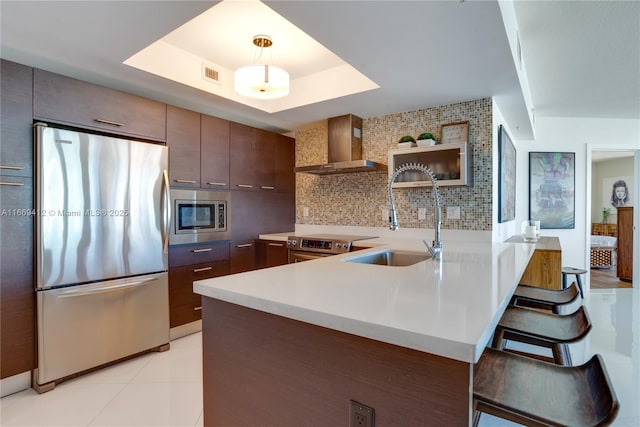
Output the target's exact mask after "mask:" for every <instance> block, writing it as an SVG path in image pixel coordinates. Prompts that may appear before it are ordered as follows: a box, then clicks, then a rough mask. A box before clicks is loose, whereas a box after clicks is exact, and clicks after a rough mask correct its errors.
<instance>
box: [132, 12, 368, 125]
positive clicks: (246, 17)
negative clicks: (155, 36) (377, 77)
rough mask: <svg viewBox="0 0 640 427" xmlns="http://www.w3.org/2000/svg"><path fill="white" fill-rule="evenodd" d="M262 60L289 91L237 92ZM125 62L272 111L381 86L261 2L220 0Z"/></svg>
mask: <svg viewBox="0 0 640 427" xmlns="http://www.w3.org/2000/svg"><path fill="white" fill-rule="evenodd" d="M256 34H268V35H269V37H270V38H271V39H272V40H273V45H272V46H271V47H270V48H269V49H268V52H267V53H266V54H265V53H263V54H262V57H261V56H260V52H259V51H257V50H256V47H255V46H254V45H253V43H252V40H253V38H254V37H255V36H256ZM265 62H266V63H268V64H269V65H273V66H277V67H280V68H282V69H284V70H286V71H287V72H288V73H289V76H290V91H289V95H288V96H286V97H283V98H278V99H269V100H264V99H254V98H249V97H245V96H242V95H239V94H237V93H236V92H235V91H234V72H235V70H237V69H238V68H241V67H244V66H247V65H252V64H258V63H265ZM124 64H126V65H129V66H131V67H135V68H138V69H140V70H143V71H146V72H148V73H152V74H155V75H158V76H161V77H164V78H167V79H170V80H173V81H176V82H179V83H181V84H184V85H187V86H191V87H194V88H197V89H200V90H203V91H205V92H209V93H211V94H214V95H217V96H221V97H224V98H227V99H230V100H232V101H235V102H239V103H242V104H245V105H248V106H251V107H253V108H256V109H259V110H262V111H266V112H268V113H276V112H279V111H283V110H288V109H291V108H295V107H300V106H304V105H309V104H314V103H317V102H321V101H326V100H329V99H334V98H339V97H342V96H346V95H351V94H355V93H360V92H365V91H369V90H373V89H377V88H379V86H378V85H377V84H376V83H375V82H373V81H372V80H370V79H369V78H368V77H367V76H365V75H364V74H362V73H360V72H359V71H358V70H356V69H355V68H354V67H352V66H351V65H349V64H348V63H346V62H345V61H343V60H342V59H341V58H339V57H338V56H337V55H336V54H334V53H333V52H331V51H330V50H328V49H327V48H325V47H324V46H322V45H321V44H320V43H318V42H317V41H315V40H314V39H313V38H312V37H310V36H309V35H307V34H306V33H304V32H303V31H302V30H300V29H299V28H298V27H296V26H295V25H293V24H292V23H291V22H289V21H287V20H286V19H285V18H283V17H282V16H281V15H279V14H277V13H276V12H275V11H273V10H272V9H271V8H269V7H268V6H266V5H265V4H264V3H262V2H260V1H258V0H253V1H246V0H243V1H237V0H225V1H222V2H220V3H218V4H216V5H215V6H213V7H212V8H211V9H209V10H207V11H205V12H204V13H202V14H200V15H199V16H197V17H195V18H194V19H192V20H191V21H189V22H187V23H185V24H184V25H182V26H181V27H179V28H177V29H176V30H174V31H172V32H171V33H169V34H167V35H166V36H164V37H162V38H161V39H159V40H157V41H155V42H154V43H152V44H151V45H149V46H147V47H145V48H144V49H142V50H141V51H139V52H138V53H136V54H134V55H133V56H131V57H130V58H128V59H127V60H126V61H124Z"/></svg>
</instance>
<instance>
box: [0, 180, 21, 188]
mask: <svg viewBox="0 0 640 427" xmlns="http://www.w3.org/2000/svg"><path fill="white" fill-rule="evenodd" d="M0 185H10V186H12V187H22V186H23V185H24V183H22V182H2V181H0Z"/></svg>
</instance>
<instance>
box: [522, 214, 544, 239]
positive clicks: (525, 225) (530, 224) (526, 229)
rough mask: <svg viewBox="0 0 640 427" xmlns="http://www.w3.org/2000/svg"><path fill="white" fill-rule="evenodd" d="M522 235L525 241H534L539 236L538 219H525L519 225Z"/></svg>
mask: <svg viewBox="0 0 640 427" xmlns="http://www.w3.org/2000/svg"><path fill="white" fill-rule="evenodd" d="M521 232H522V237H523V238H524V240H525V242H535V241H537V240H538V237H539V236H540V221H533V220H529V219H528V220H525V221H522V225H521Z"/></svg>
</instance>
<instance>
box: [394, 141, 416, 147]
mask: <svg viewBox="0 0 640 427" xmlns="http://www.w3.org/2000/svg"><path fill="white" fill-rule="evenodd" d="M415 146H416V143H415V142H411V141H407V142H398V148H411V147H415Z"/></svg>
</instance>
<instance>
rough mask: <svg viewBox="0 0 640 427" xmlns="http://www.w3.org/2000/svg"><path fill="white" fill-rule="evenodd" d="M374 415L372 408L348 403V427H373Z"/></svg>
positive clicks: (353, 401) (356, 403)
mask: <svg viewBox="0 0 640 427" xmlns="http://www.w3.org/2000/svg"><path fill="white" fill-rule="evenodd" d="M374 415H375V412H374V411H373V408H370V407H369V406H367V405H363V404H362V403H358V402H356V401H355V400H351V401H349V427H374Z"/></svg>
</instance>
